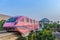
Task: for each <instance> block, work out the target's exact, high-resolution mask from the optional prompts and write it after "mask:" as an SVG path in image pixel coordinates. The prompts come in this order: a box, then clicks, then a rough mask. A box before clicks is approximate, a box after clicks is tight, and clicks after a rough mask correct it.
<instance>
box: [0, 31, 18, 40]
mask: <svg viewBox="0 0 60 40" xmlns="http://www.w3.org/2000/svg"><path fill="white" fill-rule="evenodd" d="M17 38H18V37H17V35H15V33H13V32H11V33H10V32H0V40H16V39H17Z"/></svg>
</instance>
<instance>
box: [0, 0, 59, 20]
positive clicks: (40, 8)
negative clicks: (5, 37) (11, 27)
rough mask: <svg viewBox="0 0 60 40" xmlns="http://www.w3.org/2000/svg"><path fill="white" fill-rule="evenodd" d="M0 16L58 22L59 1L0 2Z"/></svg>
mask: <svg viewBox="0 0 60 40" xmlns="http://www.w3.org/2000/svg"><path fill="white" fill-rule="evenodd" d="M0 14H6V15H10V16H21V15H23V16H28V17H30V18H33V19H36V20H41V19H42V18H48V19H50V20H54V21H57V20H58V21H60V0H0Z"/></svg>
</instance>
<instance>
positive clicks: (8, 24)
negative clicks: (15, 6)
mask: <svg viewBox="0 0 60 40" xmlns="http://www.w3.org/2000/svg"><path fill="white" fill-rule="evenodd" d="M14 24H15V23H4V25H3V27H12V26H14Z"/></svg>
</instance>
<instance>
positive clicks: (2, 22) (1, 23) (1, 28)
mask: <svg viewBox="0 0 60 40" xmlns="http://www.w3.org/2000/svg"><path fill="white" fill-rule="evenodd" d="M4 22H5V20H1V21H0V30H3V24H4Z"/></svg>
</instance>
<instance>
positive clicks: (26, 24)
mask: <svg viewBox="0 0 60 40" xmlns="http://www.w3.org/2000/svg"><path fill="white" fill-rule="evenodd" d="M3 28H4V29H6V30H7V31H16V32H19V33H21V35H22V36H23V35H25V36H27V35H28V34H29V33H30V32H31V31H35V30H38V29H39V21H36V20H32V19H30V18H28V17H26V16H17V17H11V18H9V19H8V20H7V21H6V22H5V23H4V25H3Z"/></svg>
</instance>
